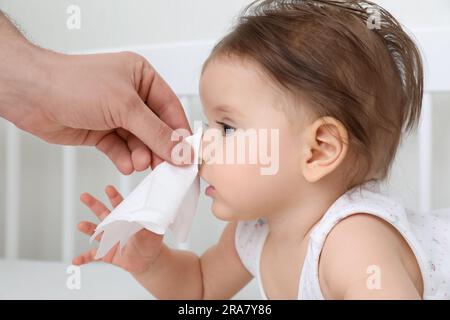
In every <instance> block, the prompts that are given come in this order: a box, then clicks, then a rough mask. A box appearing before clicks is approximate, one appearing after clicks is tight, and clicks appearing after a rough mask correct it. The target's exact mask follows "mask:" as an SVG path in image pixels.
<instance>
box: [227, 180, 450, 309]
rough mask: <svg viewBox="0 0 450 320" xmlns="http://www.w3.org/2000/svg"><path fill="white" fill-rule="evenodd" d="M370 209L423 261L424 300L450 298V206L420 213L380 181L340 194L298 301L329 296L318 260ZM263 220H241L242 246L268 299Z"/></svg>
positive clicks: (316, 235)
mask: <svg viewBox="0 0 450 320" xmlns="http://www.w3.org/2000/svg"><path fill="white" fill-rule="evenodd" d="M356 213H367V214H372V215H375V216H377V217H379V218H382V219H384V220H385V221H387V222H388V223H390V224H391V225H392V226H394V227H395V228H396V229H397V230H398V232H400V234H401V235H402V236H403V237H404V239H405V240H406V241H407V243H408V244H409V246H410V247H411V249H412V251H413V253H414V254H415V256H416V259H417V262H418V264H419V267H420V270H421V273H422V278H423V281H424V292H423V297H422V298H423V299H450V210H437V211H432V212H430V213H426V214H417V213H414V212H411V211H409V210H407V209H404V208H403V207H402V206H401V205H400V204H399V203H398V202H396V201H394V200H392V199H390V198H388V197H387V196H386V195H384V194H382V193H381V192H380V185H379V183H378V182H376V181H369V182H366V183H365V184H363V185H361V186H358V187H355V188H353V189H351V190H349V191H347V192H346V193H345V194H344V195H342V196H341V197H340V198H338V199H337V200H336V201H335V202H334V203H333V204H332V205H331V207H330V208H329V209H328V210H327V212H326V213H325V214H324V216H323V217H322V219H321V220H320V221H319V223H318V224H317V225H316V226H314V229H313V230H312V231H311V234H310V238H309V243H308V249H307V253H306V256H305V261H304V263H303V268H302V270H301V274H300V283H299V285H298V288H299V289H298V299H304V300H319V299H320V300H322V299H324V297H323V295H322V291H321V289H320V285H319V276H318V275H319V273H318V262H319V256H320V253H321V251H322V248H323V245H324V243H325V239H326V237H327V235H328V233H329V232H330V231H331V229H332V228H333V227H334V226H335V225H336V224H337V223H338V222H339V221H341V220H342V219H344V218H345V217H348V216H350V215H352V214H356ZM268 229H269V228H268V225H267V223H266V221H265V220H264V219H262V218H260V219H257V220H251V221H239V222H238V225H237V228H236V234H235V245H236V250H237V252H238V254H239V256H240V258H241V260H242V263H243V264H244V266H245V267H246V268H247V269H248V271H249V272H250V273H251V274H253V276H254V277H256V279H257V281H258V284H259V288H260V291H261V295H262V297H263V299H267V296H266V295H265V293H264V288H263V286H262V281H261V276H260V268H259V267H260V256H261V252H262V249H263V246H264V242H265V240H266V237H267V234H268V232H269V230H268Z"/></svg>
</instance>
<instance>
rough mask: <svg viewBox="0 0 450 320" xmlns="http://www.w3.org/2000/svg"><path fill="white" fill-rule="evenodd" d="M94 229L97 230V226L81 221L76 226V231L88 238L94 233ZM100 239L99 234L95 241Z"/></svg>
mask: <svg viewBox="0 0 450 320" xmlns="http://www.w3.org/2000/svg"><path fill="white" fill-rule="evenodd" d="M95 228H97V225H96V224H95V223H92V222H89V221H82V222H80V223H79V224H78V230H80V231H81V232H83V233H84V234H86V235H88V236H92V235H93V234H94V232H95ZM101 238H102V236H101V234H99V235H98V236H97V237H96V238H95V240H97V241H100V239H101Z"/></svg>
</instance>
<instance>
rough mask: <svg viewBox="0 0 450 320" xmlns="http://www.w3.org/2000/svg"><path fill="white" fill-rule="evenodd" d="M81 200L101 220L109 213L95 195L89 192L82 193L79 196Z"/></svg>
mask: <svg viewBox="0 0 450 320" xmlns="http://www.w3.org/2000/svg"><path fill="white" fill-rule="evenodd" d="M80 200H81V202H83V203H84V204H85V205H86V206H87V207H88V208H89V209H91V211H92V212H93V213H94V214H95V215H96V216H97V217H98V218H99V219H100V221H101V220H103V219H105V218H106V216H107V215H108V214H109V209H108V208H107V207H106V206H105V205H104V204H103V203H102V202H101V201H100V200H97V199H96V198H95V197H93V196H92V195H90V194H89V193H86V192H85V193H83V194H82V195H81V196H80Z"/></svg>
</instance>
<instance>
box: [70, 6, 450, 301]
mask: <svg viewBox="0 0 450 320" xmlns="http://www.w3.org/2000/svg"><path fill="white" fill-rule="evenodd" d="M422 91H423V73H422V63H421V57H420V54H419V52H418V49H417V47H416V46H415V44H414V43H413V41H412V40H411V39H410V37H409V36H408V35H407V34H406V33H405V32H404V31H403V30H402V28H401V26H400V25H399V23H398V22H397V21H396V20H395V19H394V18H393V17H392V16H391V15H390V14H389V13H388V12H386V11H385V10H384V9H382V8H380V7H378V6H376V5H374V4H373V3H370V2H368V1H356V0H355V1H352V0H346V1H315V0H310V1H308V0H304V1H294V0H291V1H287V0H286V1H282V0H278V1H276V0H265V1H255V2H254V3H252V4H251V5H250V6H249V7H247V8H246V10H245V11H244V13H243V14H242V16H241V17H240V19H239V20H238V23H237V25H236V26H235V27H234V29H233V30H232V31H231V33H229V34H228V35H227V36H226V37H225V38H224V39H222V40H221V41H220V42H219V43H218V44H217V45H216V47H215V48H214V49H213V51H212V53H211V55H210V57H209V58H208V60H207V61H206V63H205V65H204V68H203V72H202V76H201V81H200V96H201V101H202V104H203V107H204V112H205V115H206V117H207V118H208V122H209V129H208V130H221V132H222V135H223V140H224V142H225V144H224V145H223V150H221V151H222V152H224V153H226V152H229V150H227V149H225V145H226V143H227V142H230V141H232V140H234V139H236V138H237V133H238V131H240V130H241V129H242V130H249V129H268V130H273V129H275V130H277V133H278V141H277V153H278V158H277V159H278V163H279V165H278V170H277V171H276V173H274V174H261V172H260V168H261V166H262V164H261V163H239V164H229V163H216V162H214V161H209V160H210V159H208V158H209V157H210V155H207V154H206V153H204V154H203V160H204V163H203V164H202V166H201V169H200V174H201V177H202V178H203V179H204V180H205V181H206V182H207V183H208V184H210V186H209V187H208V188H207V189H206V194H207V195H208V196H210V197H211V198H212V200H213V203H212V211H213V213H214V215H215V216H216V217H218V218H219V219H222V220H225V221H228V224H227V226H226V227H225V229H224V231H223V234H222V236H221V237H220V239H219V242H218V243H217V244H216V245H214V246H212V247H211V248H209V249H208V250H207V251H206V252H205V253H203V255H202V256H201V257H198V256H197V255H196V254H194V253H193V252H189V251H183V250H175V249H171V248H169V247H168V246H166V245H165V244H164V243H163V241H162V240H163V237H162V236H160V235H157V234H155V233H152V232H150V231H148V230H141V231H140V232H139V233H137V234H136V235H135V236H134V237H132V238H131V239H130V240H129V242H128V243H127V245H126V246H125V248H124V250H123V252H122V253H119V252H118V250H117V247H115V248H114V249H112V250H111V251H110V252H109V253H108V254H107V255H106V256H105V257H104V258H103V259H102V260H103V261H104V262H108V263H113V264H115V265H117V266H119V267H121V268H123V269H125V270H126V271H129V272H130V273H131V274H132V275H133V276H134V277H135V278H136V279H137V281H139V282H140V283H141V284H142V285H143V286H144V287H145V288H147V289H148V290H149V291H150V292H151V293H152V294H153V295H154V296H155V297H156V298H159V299H171V298H172V299H228V298H231V297H233V296H234V295H235V294H236V293H237V292H238V291H239V290H241V289H242V288H243V287H244V286H245V285H246V284H247V283H248V282H249V281H250V280H251V279H252V278H253V277H256V278H257V280H258V283H259V286H260V289H261V293H262V296H263V298H265V299H423V298H425V299H437V298H444V299H445V298H448V294H449V293H450V258H449V257H448V256H447V254H448V252H449V250H450V245H449V241H448V238H447V237H446V236H445V234H449V233H448V228H449V227H450V224H449V221H450V218H449V217H448V216H446V215H445V214H444V213H442V214H440V213H439V212H436V213H435V214H433V215H431V214H430V215H420V214H417V213H416V214H415V213H413V212H409V211H407V210H405V209H403V208H402V206H401V205H400V204H398V203H396V202H395V201H394V200H391V199H390V198H388V197H387V196H386V195H384V194H383V193H382V192H381V191H380V183H381V182H382V181H383V180H384V179H385V178H386V177H387V176H388V174H389V171H390V167H391V164H392V162H393V159H394V156H395V153H396V150H397V149H398V146H399V144H400V142H401V138H402V135H403V134H404V133H407V132H408V131H410V130H411V129H414V128H415V127H416V125H417V123H418V120H419V115H420V110H421V100H422ZM208 130H207V131H208ZM205 135H206V132H205ZM211 143H215V142H211V141H203V147H204V148H207V147H208V146H209V144H211ZM269 144H270V143H269ZM259 147H260V146H259ZM216 149H217V148H216ZM218 150H220V147H219V148H218ZM268 150H273V149H272V148H268ZM246 152H249V150H248V148H247V149H246V150H244V153H246ZM106 193H107V195H108V197H109V199H110V201H111V204H112V206H113V207H115V206H117V205H118V204H119V203H120V202H121V201H122V197H121V195H120V194H119V193H118V192H117V191H116V189H114V188H113V187H107V189H106ZM81 200H82V201H83V202H84V203H85V204H86V205H87V206H88V207H89V208H90V209H91V210H92V211H93V212H94V213H95V214H96V215H97V216H98V218H99V219H100V220H102V219H104V218H105V216H106V215H107V214H108V212H109V210H108V208H107V207H106V206H105V205H104V204H102V203H101V202H100V201H98V200H97V199H95V198H94V197H92V196H91V195H89V194H86V193H85V194H83V195H82V196H81ZM95 227H96V225H95V224H93V223H90V222H82V223H80V225H79V229H80V230H81V231H82V232H84V233H86V234H88V235H91V234H92V233H93V232H94V229H95ZM95 252H96V251H95V249H93V250H90V251H89V252H87V253H85V254H82V255H80V256H79V257H77V258H75V259H74V261H73V263H74V264H76V265H82V264H86V263H89V262H92V261H94V257H95Z"/></svg>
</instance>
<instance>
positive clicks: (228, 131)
mask: <svg viewBox="0 0 450 320" xmlns="http://www.w3.org/2000/svg"><path fill="white" fill-rule="evenodd" d="M216 123H217V124H219V125H221V126H222V128H223V131H224V133H225V134H231V133H233V132H234V131H235V130H236V128H234V127H232V126H230V125H229V124H226V123H223V122H220V121H216Z"/></svg>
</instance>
